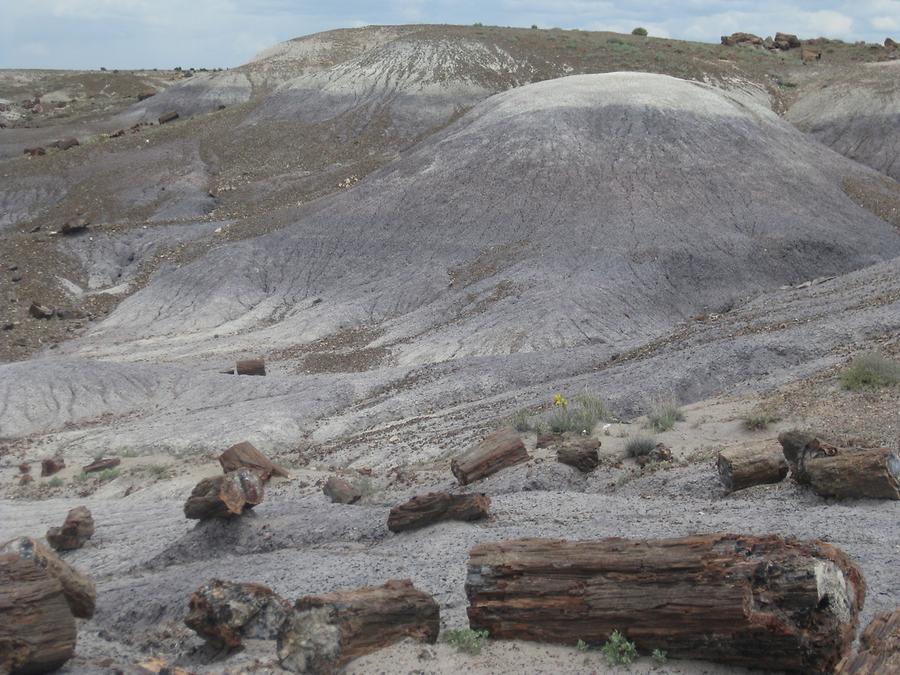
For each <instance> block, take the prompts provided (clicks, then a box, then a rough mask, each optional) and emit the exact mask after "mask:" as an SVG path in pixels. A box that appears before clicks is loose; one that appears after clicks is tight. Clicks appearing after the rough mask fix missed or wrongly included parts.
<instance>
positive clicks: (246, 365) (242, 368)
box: [235, 359, 266, 375]
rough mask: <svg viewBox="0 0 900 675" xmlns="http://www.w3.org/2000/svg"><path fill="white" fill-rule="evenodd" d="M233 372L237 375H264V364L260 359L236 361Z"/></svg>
mask: <svg viewBox="0 0 900 675" xmlns="http://www.w3.org/2000/svg"><path fill="white" fill-rule="evenodd" d="M235 372H236V373H237V374H238V375H265V374H266V362H265V361H263V360H262V359H245V360H243V361H238V362H237V364H236V365H235Z"/></svg>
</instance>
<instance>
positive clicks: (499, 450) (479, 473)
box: [450, 429, 528, 485]
mask: <svg viewBox="0 0 900 675" xmlns="http://www.w3.org/2000/svg"><path fill="white" fill-rule="evenodd" d="M525 461H528V453H527V452H526V451H525V444H524V443H522V439H521V438H519V434H517V433H516V432H515V431H513V430H512V429H500V430H499V431H495V432H494V433H492V434H491V435H490V436H488V437H487V438H485V439H484V440H483V441H481V443H478V444H477V445H475V446H473V447H471V448H469V449H468V450H466V451H465V452H464V453H463V454H462V455H460V456H459V457H457V458H455V459H454V460H453V461H452V462H450V470H451V471H452V472H453V475H454V476H456V479H457V480H458V481H459V484H460V485H467V484H469V483H471V482H472V481H476V480H479V479H481V478H484V477H486V476H490V475H491V474H492V473H496V472H497V471H500V470H501V469H505V468H506V467H508V466H513V465H515V464H518V463H520V462H525Z"/></svg>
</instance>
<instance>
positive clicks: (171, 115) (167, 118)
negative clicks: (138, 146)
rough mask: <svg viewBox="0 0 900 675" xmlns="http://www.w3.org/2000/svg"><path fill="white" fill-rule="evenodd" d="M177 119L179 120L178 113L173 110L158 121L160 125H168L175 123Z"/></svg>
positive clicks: (161, 116)
mask: <svg viewBox="0 0 900 675" xmlns="http://www.w3.org/2000/svg"><path fill="white" fill-rule="evenodd" d="M177 119H178V113H177V112H175V111H174V110H172V111H170V112H167V113H163V114H162V115H160V116H159V118H158V119H157V120H156V121H157V122H159V123H160V124H166V123H168V122H174V121H175V120H177Z"/></svg>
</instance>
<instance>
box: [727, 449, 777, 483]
mask: <svg viewBox="0 0 900 675" xmlns="http://www.w3.org/2000/svg"><path fill="white" fill-rule="evenodd" d="M716 466H717V467H718V469H719V478H720V479H721V481H722V485H724V486H725V489H726V490H727V491H728V492H736V491H737V490H743V489H745V488H748V487H753V486H754V485H765V484H768V483H780V482H781V481H783V480H784V478H785V476H787V474H788V463H787V460H786V459H785V457H784V455H783V454H782V453H781V452H779V451H778V450H777V449H775V450H771V449H764V450H759V449H756V448H729V449H727V450H722V451H721V452H720V453H719V458H718V460H717V461H716Z"/></svg>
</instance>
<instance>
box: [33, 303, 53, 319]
mask: <svg viewBox="0 0 900 675" xmlns="http://www.w3.org/2000/svg"><path fill="white" fill-rule="evenodd" d="M28 313H29V314H31V316H33V317H34V318H35V319H52V318H53V315H54V314H55V313H56V310H54V309H53V308H52V307H46V306H44V305H40V304H38V303H36V302H32V303H31V305H29V307H28Z"/></svg>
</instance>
